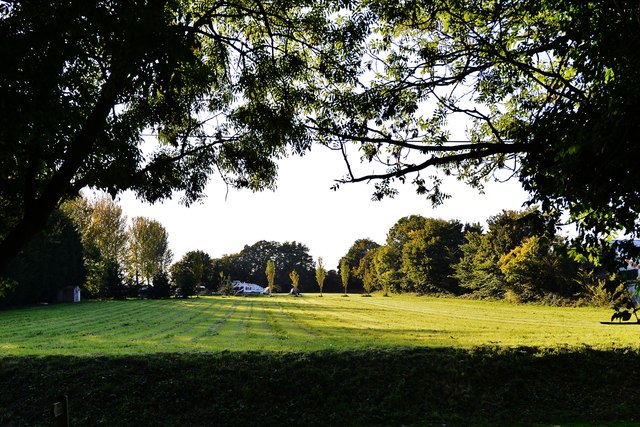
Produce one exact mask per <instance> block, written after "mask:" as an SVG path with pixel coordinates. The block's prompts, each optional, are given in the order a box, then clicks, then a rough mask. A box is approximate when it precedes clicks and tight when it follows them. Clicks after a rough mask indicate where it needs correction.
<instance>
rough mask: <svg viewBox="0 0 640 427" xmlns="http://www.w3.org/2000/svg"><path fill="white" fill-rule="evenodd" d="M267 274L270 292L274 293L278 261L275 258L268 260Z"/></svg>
mask: <svg viewBox="0 0 640 427" xmlns="http://www.w3.org/2000/svg"><path fill="white" fill-rule="evenodd" d="M265 274H266V275H267V284H268V287H269V294H273V286H274V284H275V280H276V263H275V261H274V260H272V259H270V260H268V261H267V267H266V268H265Z"/></svg>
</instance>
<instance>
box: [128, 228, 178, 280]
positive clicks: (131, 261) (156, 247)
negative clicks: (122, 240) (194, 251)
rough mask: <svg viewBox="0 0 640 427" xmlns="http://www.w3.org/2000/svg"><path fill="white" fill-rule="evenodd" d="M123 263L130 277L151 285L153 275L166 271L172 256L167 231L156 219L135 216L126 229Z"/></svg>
mask: <svg viewBox="0 0 640 427" xmlns="http://www.w3.org/2000/svg"><path fill="white" fill-rule="evenodd" d="M127 249H128V253H127V257H126V258H125V265H126V266H127V270H128V271H129V275H130V276H131V279H132V280H133V281H134V282H135V283H136V284H138V285H139V282H140V280H142V281H144V282H146V284H147V286H150V285H152V282H153V280H154V278H155V277H157V276H159V275H160V274H162V273H166V272H167V268H168V267H169V264H170V263H171V259H172V258H173V253H172V252H171V249H169V233H167V230H166V229H165V228H164V227H163V226H162V224H160V223H159V222H158V221H155V220H152V219H149V218H144V217H136V218H133V220H132V223H131V225H130V226H129V228H128V230H127Z"/></svg>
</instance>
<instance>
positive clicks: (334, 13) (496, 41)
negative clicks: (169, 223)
mask: <svg viewBox="0 0 640 427" xmlns="http://www.w3.org/2000/svg"><path fill="white" fill-rule="evenodd" d="M639 20H640V5H639V4H638V2H636V1H632V0H617V1H611V2H584V1H582V0H565V1H558V2H554V1H537V0H497V1H492V2H485V1H481V0H470V1H458V0H445V1H437V2H436V1H427V0H424V1H412V2H403V3H401V4H398V2H394V1H389V0H368V1H343V0H340V1H338V0H276V1H273V2H268V3H263V2H247V1H244V0H240V1H237V2H216V1H211V0H204V1H199V2H194V1H189V0H158V1H144V0H134V1H121V0H114V1H110V2H86V1H84V0H69V1H66V2H58V3H52V2H47V1H43V0H23V1H17V2H1V3H0V38H1V39H2V40H3V43H2V44H1V45H0V61H2V64H3V67H2V68H1V69H0V171H1V172H0V206H1V207H2V209H0V270H2V269H3V268H4V267H5V266H6V265H7V263H8V262H9V260H10V259H11V258H13V257H14V256H16V255H17V253H18V252H19V250H20V248H21V247H23V246H24V245H25V243H26V242H27V241H28V240H29V239H30V238H31V237H33V236H34V235H35V234H36V232H37V231H38V230H39V229H41V228H43V227H44V225H45V224H46V220H47V217H48V216H49V215H50V214H51V213H52V212H53V210H54V209H55V208H56V206H58V205H59V204H60V203H61V202H62V201H64V200H66V199H70V198H73V197H74V196H75V195H77V193H78V191H79V190H80V189H82V188H85V187H94V188H98V189H103V190H106V191H108V192H109V193H111V194H112V195H114V194H116V193H118V192H120V191H123V190H126V189H131V190H134V191H135V192H136V193H137V194H138V196H139V197H141V198H142V199H144V200H147V201H156V200H160V199H163V198H166V197H170V196H171V195H172V194H173V193H174V192H175V191H181V192H182V194H183V199H184V201H185V202H186V203H190V202H192V201H194V200H197V199H198V198H199V197H200V196H201V195H202V192H203V189H204V188H205V185H206V183H207V182H208V179H209V177H210V176H211V175H212V174H214V173H216V174H219V175H220V176H221V177H222V179H223V180H224V181H225V182H226V183H227V184H228V185H231V186H234V187H248V188H251V189H253V190H259V189H264V188H270V187H272V186H273V185H274V179H275V177H276V173H277V166H276V161H277V159H278V158H280V157H282V156H285V155H287V154H289V153H298V154H301V153H304V152H305V151H306V150H307V149H308V148H309V147H310V145H311V144H312V142H314V141H317V142H318V143H320V144H324V145H326V146H328V147H330V148H332V149H335V150H337V151H339V152H340V155H341V157H342V158H343V159H344V160H345V161H346V169H347V175H346V176H345V177H344V178H343V179H341V180H339V183H340V182H360V181H370V180H373V181H375V182H376V184H375V192H374V197H375V198H381V197H384V196H393V195H394V194H395V193H396V192H397V189H396V188H395V183H396V182H397V181H400V182H405V181H406V180H410V181H411V182H412V183H413V184H414V185H415V187H416V189H417V191H418V193H420V194H425V195H426V196H427V197H428V198H429V199H430V200H431V201H432V202H434V203H439V202H441V201H442V200H443V199H444V198H445V197H446V195H445V194H444V193H443V191H442V189H441V183H442V177H443V176H446V175H454V176H456V177H458V178H459V179H461V180H464V181H466V182H468V183H469V184H471V185H473V186H476V187H479V188H481V187H482V185H483V183H484V182H485V180H487V179H492V178H494V177H500V178H502V177H504V175H505V173H506V175H507V176H516V177H517V178H518V179H519V180H520V181H521V182H522V184H523V186H524V188H525V190H527V191H528V192H529V193H530V194H531V202H532V203H539V204H540V205H541V207H542V209H543V210H544V211H545V212H547V213H549V214H553V215H560V213H562V212H564V211H568V212H569V213H570V217H571V219H572V220H575V221H577V223H578V224H579V225H580V227H581V231H582V232H583V235H582V236H580V237H582V240H583V242H585V243H587V244H588V245H592V244H594V243H595V241H596V240H597V239H598V238H599V237H600V236H601V235H602V234H607V233H610V232H612V231H616V230H620V231H622V232H624V233H629V234H631V235H638V234H640V220H639V219H638V218H640V190H638V188H637V184H636V182H637V177H638V172H637V168H636V164H635V158H636V157H637V154H638V150H640V148H638V147H640V144H637V138H638V134H639V132H638V131H640V120H638V118H639V117H638V116H639V112H640V107H639V105H640V88H639V86H638V85H637V81H638V80H639V79H638V77H639V74H640V57H639V56H638V55H637V51H638V50H639V49H638V48H640V35H638V32H637V26H638V21H639ZM461 122H462V123H463V124H460V123H461ZM454 124H455V126H457V127H464V126H466V125H467V124H468V129H469V130H468V132H467V133H466V134H464V135H458V132H457V130H456V129H455V126H454ZM354 146H355V148H356V149H357V150H359V154H360V155H359V156H356V158H358V157H359V159H360V160H361V161H364V162H365V163H369V162H371V163H373V164H377V165H379V166H380V169H378V170H374V171H373V172H365V173H360V172H359V170H358V169H357V167H356V166H357V165H356V163H357V161H356V159H354V157H353V154H354V151H353V150H354ZM430 168H431V172H429V173H427V172H426V171H427V170H429V169H430ZM433 168H436V169H435V170H434V169H433ZM366 170H367V171H371V167H369V166H367V169H366ZM339 183H338V184H339ZM588 245H587V246H588Z"/></svg>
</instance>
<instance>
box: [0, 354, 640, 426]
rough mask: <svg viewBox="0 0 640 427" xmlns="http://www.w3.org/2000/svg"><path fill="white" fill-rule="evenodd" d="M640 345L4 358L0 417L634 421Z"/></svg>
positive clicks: (138, 421) (230, 421)
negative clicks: (65, 404) (66, 409)
mask: <svg viewBox="0 0 640 427" xmlns="http://www.w3.org/2000/svg"><path fill="white" fill-rule="evenodd" d="M638 378H640V353H639V352H638V351H636V350H621V349H618V350H610V351H603V350H594V349H590V348H582V349H577V350H576V349H563V348H560V349H555V350H539V349H535V348H517V349H501V348H479V349H473V350H461V349H450V348H417V349H416V348H413V349H408V348H395V349H372V350H357V351H335V352H334V351H321V352H306V353H300V352H297V353H274V352H219V353H180V354H175V353H166V354H150V355H143V356H126V357H60V356H47V357H5V358H0V390H2V392H1V393H0V425H3V426H4V425H11V426H13V425H15V426H23V425H24V426H39V425H42V426H49V425H52V424H53V422H52V419H51V416H50V414H49V411H50V405H51V404H52V403H53V402H54V401H55V399H56V397H57V396H58V395H59V394H60V393H65V394H67V395H68V396H69V405H70V414H71V425H73V426H84V425H118V426H127V425H130V426H134V425H136V426H138V425H145V426H148V425H150V426H153V425H157V426H186V425H308V426H315V425H322V426H327V425H444V424H446V425H514V424H520V425H538V424H542V425H545V424H563V425H567V424H569V425H598V424H607V425H612V424H615V423H620V425H631V423H633V422H634V421H636V420H638V416H637V414H638V411H637V405H636V398H635V396H636V383H637V379H638Z"/></svg>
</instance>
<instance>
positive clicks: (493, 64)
mask: <svg viewBox="0 0 640 427" xmlns="http://www.w3.org/2000/svg"><path fill="white" fill-rule="evenodd" d="M361 7H362V8H363V10H366V11H367V12H368V13H370V19H371V21H372V22H375V24H373V25H372V26H371V29H372V33H371V36H370V39H369V40H370V41H369V43H368V47H367V52H366V53H365V54H364V55H363V58H364V60H363V64H364V66H363V72H362V74H361V78H360V80H359V81H358V82H357V83H354V84H353V86H352V87H351V88H344V87H342V88H340V89H336V90H335V91H334V92H333V93H331V94H330V95H327V96H328V97H337V98H339V99H341V102H339V103H337V104H338V105H339V106H340V107H341V108H334V109H331V110H325V112H326V115H325V116H323V117H321V118H319V119H318V121H317V123H318V128H319V129H321V130H322V132H323V133H324V135H326V143H327V144H328V145H330V146H332V147H334V148H335V149H337V150H341V151H342V152H343V153H345V159H346V161H347V166H348V175H347V176H346V177H344V179H343V180H342V182H360V181H370V180H374V181H377V184H376V190H375V193H374V197H376V198H380V197H384V196H393V195H394V194H395V193H396V192H397V188H396V187H395V186H394V182H395V183H397V182H398V181H400V182H405V181H407V180H408V181H411V182H412V183H413V184H414V185H415V187H416V189H417V191H418V193H421V194H425V195H427V196H428V197H429V198H430V199H431V200H432V201H433V202H434V203H439V202H441V201H442V200H443V198H444V197H446V195H445V194H443V192H442V189H441V185H440V184H441V183H442V177H443V176H447V175H454V176H456V177H457V178H459V179H461V180H464V181H466V182H468V183H470V184H472V185H474V186H476V187H479V188H481V187H482V185H483V183H484V182H485V180H487V179H493V178H496V177H497V178H499V179H504V178H508V177H509V176H515V177H517V178H518V179H519V180H520V182H521V183H522V184H523V186H524V188H525V190H527V191H528V192H529V193H530V194H531V202H532V203H539V204H540V205H541V207H542V209H543V210H544V211H545V212H547V213H551V214H556V215H558V214H559V213H560V212H563V211H568V212H569V214H570V218H571V220H574V221H576V222H577V223H578V225H579V226H580V231H581V232H582V233H583V236H582V237H583V242H584V243H587V244H593V243H595V241H596V239H597V238H598V236H599V235H601V234H602V233H605V234H608V233H610V232H612V231H616V230H622V231H623V232H626V233H632V234H636V235H637V234H638V232H640V222H639V220H638V218H640V190H639V189H638V186H637V181H638V176H639V173H638V168H637V166H636V161H635V159H636V157H637V156H638V154H639V151H638V150H640V148H639V147H640V144H638V135H639V134H640V132H639V131H640V115H639V113H640V108H639V107H638V106H639V105H640V89H639V87H638V85H637V81H638V77H639V74H640V57H639V56H638V55H637V51H638V49H639V48H640V36H639V35H638V32H637V27H638V22H639V20H640V4H639V3H638V2H636V1H630V0H621V1H613V2H585V1H581V0H567V1H537V0H499V1H492V2H486V1H480V0H471V1H456V0H445V1H437V2H436V1H416V2H404V3H402V4H400V5H399V4H398V3H397V2H391V1H388V0H372V1H369V2H364V3H362V5H361ZM465 126H468V129H469V130H468V132H466V133H465V134H462V133H461V132H459V130H460V128H462V127H465ZM349 142H353V143H355V144H356V145H357V146H358V149H359V152H360V154H361V157H360V159H361V160H363V161H365V162H371V163H373V164H378V165H379V166H380V167H379V168H378V169H377V170H375V171H374V172H371V167H368V168H367V169H363V170H365V171H366V172H363V173H361V174H359V172H358V169H357V161H355V159H354V158H353V156H351V157H350V156H347V155H346V154H347V152H348V148H349V144H348V143H349ZM351 153H353V151H351ZM429 169H431V172H428V170H429ZM587 246H588V245H587Z"/></svg>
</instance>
